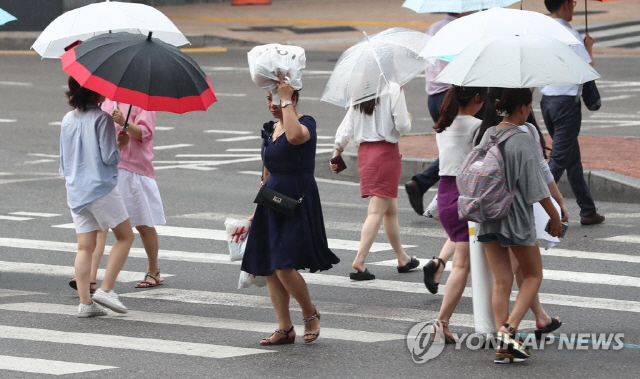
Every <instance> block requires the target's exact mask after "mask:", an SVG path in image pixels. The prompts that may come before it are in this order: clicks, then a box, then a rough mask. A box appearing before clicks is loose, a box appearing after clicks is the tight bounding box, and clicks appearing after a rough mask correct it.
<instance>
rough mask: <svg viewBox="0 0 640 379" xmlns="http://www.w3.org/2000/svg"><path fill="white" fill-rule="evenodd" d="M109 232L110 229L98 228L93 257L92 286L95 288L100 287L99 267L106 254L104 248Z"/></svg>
mask: <svg viewBox="0 0 640 379" xmlns="http://www.w3.org/2000/svg"><path fill="white" fill-rule="evenodd" d="M107 233H109V230H108V229H107V230H98V233H97V235H96V248H95V249H94V250H93V257H92V258H91V283H96V284H95V285H94V284H92V285H91V287H92V289H93V290H96V289H97V288H98V285H97V283H98V269H99V268H100V261H101V260H102V256H103V255H104V248H105V246H106V245H107Z"/></svg>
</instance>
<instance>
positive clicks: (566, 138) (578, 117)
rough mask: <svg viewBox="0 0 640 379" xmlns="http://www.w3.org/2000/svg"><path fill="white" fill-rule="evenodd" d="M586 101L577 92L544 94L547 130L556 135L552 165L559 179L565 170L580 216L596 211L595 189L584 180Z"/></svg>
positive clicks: (541, 104) (552, 149) (592, 213)
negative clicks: (582, 140)
mask: <svg viewBox="0 0 640 379" xmlns="http://www.w3.org/2000/svg"><path fill="white" fill-rule="evenodd" d="M581 107H582V104H581V103H580V101H579V100H578V101H576V97H575V96H542V100H541V101H540V108H541V111H542V117H543V118H544V123H545V125H546V126H547V130H548V131H549V134H550V135H551V138H553V145H552V147H551V158H550V160H549V168H550V169H551V173H552V174H553V177H554V179H555V180H556V182H557V181H558V180H560V178H561V177H562V174H564V172H565V170H566V171H567V179H569V185H570V186H571V190H572V191H573V194H574V195H575V196H576V202H577V203H578V206H579V207H580V216H581V217H588V216H593V215H594V214H595V213H596V205H595V203H594V202H593V198H592V197H591V191H590V190H589V187H588V186H587V182H585V180H584V172H583V169H582V161H581V156H580V145H579V144H578V135H579V134H580V124H581V123H582V109H581Z"/></svg>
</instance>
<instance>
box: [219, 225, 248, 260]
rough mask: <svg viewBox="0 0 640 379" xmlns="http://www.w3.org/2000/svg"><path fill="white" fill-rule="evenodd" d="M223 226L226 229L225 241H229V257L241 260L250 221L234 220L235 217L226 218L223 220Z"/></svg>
mask: <svg viewBox="0 0 640 379" xmlns="http://www.w3.org/2000/svg"><path fill="white" fill-rule="evenodd" d="M224 226H225V228H226V229H227V242H228V243H229V259H230V260H231V261H232V262H233V261H241V260H242V257H243V256H244V248H245V247H246V244H247V237H248V236H249V230H250V229H251V221H249V220H236V219H235V218H231V217H229V218H227V219H226V220H224Z"/></svg>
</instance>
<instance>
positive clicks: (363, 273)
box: [349, 268, 376, 280]
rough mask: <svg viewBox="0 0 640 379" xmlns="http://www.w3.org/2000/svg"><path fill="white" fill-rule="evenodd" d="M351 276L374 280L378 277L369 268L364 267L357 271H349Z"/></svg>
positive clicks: (353, 278)
mask: <svg viewBox="0 0 640 379" xmlns="http://www.w3.org/2000/svg"><path fill="white" fill-rule="evenodd" d="M349 278H350V279H351V280H373V279H375V278H376V276H375V275H373V274H372V273H370V272H369V269H366V268H365V269H364V271H356V272H351V273H349Z"/></svg>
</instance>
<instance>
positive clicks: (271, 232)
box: [242, 116, 340, 276]
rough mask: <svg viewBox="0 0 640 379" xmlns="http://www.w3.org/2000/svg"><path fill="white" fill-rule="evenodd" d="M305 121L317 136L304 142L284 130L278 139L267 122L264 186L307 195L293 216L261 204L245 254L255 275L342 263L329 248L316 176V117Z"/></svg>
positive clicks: (244, 265) (313, 269) (244, 262)
mask: <svg viewBox="0 0 640 379" xmlns="http://www.w3.org/2000/svg"><path fill="white" fill-rule="evenodd" d="M300 123H301V124H303V125H304V126H306V127H307V129H309V134H310V135H311V138H310V139H309V141H307V142H305V143H303V144H302V145H292V144H290V143H289V141H287V137H286V136H285V134H284V133H283V134H282V135H280V136H279V137H278V138H277V139H276V140H275V141H272V140H271V134H272V133H273V123H272V122H271V123H267V124H265V127H264V128H265V130H263V131H262V137H263V139H264V142H263V144H262V156H263V159H264V165H265V167H266V168H267V170H269V173H270V175H269V177H268V178H267V182H266V183H265V184H264V185H266V186H267V187H269V188H273V189H274V190H276V191H278V192H280V193H282V194H285V195H287V196H290V197H292V198H295V199H298V198H300V195H302V194H303V193H304V199H303V200H302V203H300V204H298V207H297V208H296V211H295V215H294V216H293V217H286V216H285V215H283V214H281V213H279V212H277V211H274V210H272V209H270V208H268V207H264V206H262V205H258V206H257V208H256V212H255V214H254V216H253V223H252V224H251V231H250V232H249V237H248V238H247V246H246V248H245V252H244V258H243V259H242V270H243V271H246V272H248V273H251V274H254V275H258V276H269V275H271V274H272V273H273V270H275V269H282V268H293V269H296V270H301V269H309V270H310V271H311V272H316V271H318V270H328V269H330V268H331V267H333V265H334V264H336V263H338V262H340V258H338V257H337V256H336V255H335V254H333V252H332V251H331V250H329V245H328V243H327V234H326V232H325V229H324V219H323V217H322V206H321V205H320V194H319V193H318V186H317V185H316V181H315V178H314V176H313V172H314V170H315V162H316V159H315V158H316V143H317V134H316V121H315V120H314V119H313V118H312V117H311V116H302V117H301V118H300ZM305 190H306V192H305Z"/></svg>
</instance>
